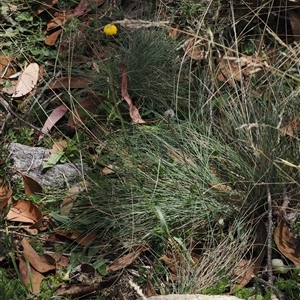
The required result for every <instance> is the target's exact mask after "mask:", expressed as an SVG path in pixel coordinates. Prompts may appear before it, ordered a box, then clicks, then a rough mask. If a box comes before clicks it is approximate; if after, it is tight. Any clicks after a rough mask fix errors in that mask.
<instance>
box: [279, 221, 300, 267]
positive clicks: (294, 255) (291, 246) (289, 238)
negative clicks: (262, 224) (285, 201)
mask: <svg viewBox="0 0 300 300" xmlns="http://www.w3.org/2000/svg"><path fill="white" fill-rule="evenodd" d="M274 240H275V243H276V245H277V248H278V250H279V251H280V252H281V253H282V254H283V255H284V256H285V257H286V258H288V259H289V260H291V261H292V262H293V263H294V264H295V265H296V266H297V267H299V266H300V253H298V252H299V251H298V250H297V249H298V240H297V239H296V238H295V237H294V236H293V234H292V233H291V231H290V229H289V227H288V225H287V224H286V223H285V222H284V221H280V222H279V224H278V225H277V227H276V229H275V233H274Z"/></svg>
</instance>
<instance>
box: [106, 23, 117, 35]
mask: <svg viewBox="0 0 300 300" xmlns="http://www.w3.org/2000/svg"><path fill="white" fill-rule="evenodd" d="M103 32H104V33H105V34H106V35H116V34H117V32H118V28H117V26H116V25H114V24H107V25H105V26H104V28H103Z"/></svg>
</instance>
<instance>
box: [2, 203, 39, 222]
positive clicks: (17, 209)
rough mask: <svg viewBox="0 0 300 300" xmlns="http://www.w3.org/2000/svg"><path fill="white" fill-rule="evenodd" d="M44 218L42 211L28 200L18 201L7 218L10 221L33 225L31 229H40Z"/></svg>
mask: <svg viewBox="0 0 300 300" xmlns="http://www.w3.org/2000/svg"><path fill="white" fill-rule="evenodd" d="M42 218H43V215H42V212H41V211H40V209H39V208H38V207H37V206H36V205H35V204H34V203H33V202H30V201H26V200H19V201H17V202H16V203H15V204H14V205H13V206H12V208H11V209H10V211H9V212H8V214H7V216H6V219H7V220H8V221H13V222H22V223H29V224H33V225H32V226H31V227H38V226H39V225H40V224H41V222H42Z"/></svg>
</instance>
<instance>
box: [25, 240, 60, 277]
mask: <svg viewBox="0 0 300 300" xmlns="http://www.w3.org/2000/svg"><path fill="white" fill-rule="evenodd" d="M21 245H22V247H23V251H22V252H23V256H24V257H25V258H26V259H27V261H28V262H29V263H30V264H31V266H33V267H34V268H35V270H37V271H38V272H40V273H46V272H48V271H51V270H55V260H54V259H53V258H52V261H50V259H49V257H45V256H43V255H39V254H37V253H36V251H35V250H34V249H33V248H32V247H31V245H30V244H29V243H28V241H27V240H26V239H25V238H23V239H22V241H21Z"/></svg>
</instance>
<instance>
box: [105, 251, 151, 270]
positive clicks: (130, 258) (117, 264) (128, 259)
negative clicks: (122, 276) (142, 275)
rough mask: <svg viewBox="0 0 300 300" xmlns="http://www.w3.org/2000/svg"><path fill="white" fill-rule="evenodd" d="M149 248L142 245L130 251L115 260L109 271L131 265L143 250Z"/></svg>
mask: <svg viewBox="0 0 300 300" xmlns="http://www.w3.org/2000/svg"><path fill="white" fill-rule="evenodd" d="M146 250H147V249H146V248H145V247H141V248H139V249H137V250H136V251H133V252H130V253H128V254H126V255H124V256H122V257H121V258H119V259H117V260H116V261H114V262H113V264H112V265H110V266H109V267H108V268H107V269H108V270H109V271H113V272H114V271H118V270H121V269H124V268H126V267H127V266H129V265H131V264H132V263H133V262H134V261H135V260H136V259H137V258H138V256H139V255H140V254H141V253H142V252H143V251H146Z"/></svg>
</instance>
